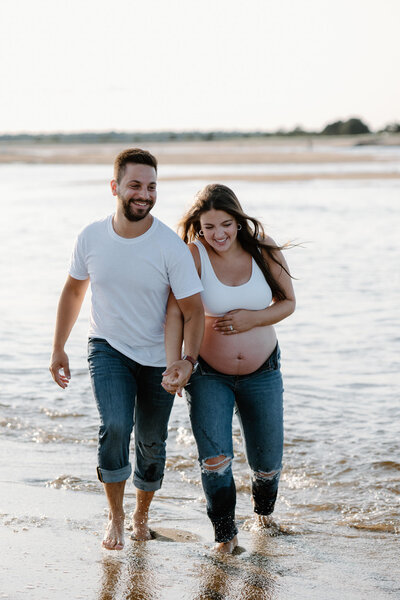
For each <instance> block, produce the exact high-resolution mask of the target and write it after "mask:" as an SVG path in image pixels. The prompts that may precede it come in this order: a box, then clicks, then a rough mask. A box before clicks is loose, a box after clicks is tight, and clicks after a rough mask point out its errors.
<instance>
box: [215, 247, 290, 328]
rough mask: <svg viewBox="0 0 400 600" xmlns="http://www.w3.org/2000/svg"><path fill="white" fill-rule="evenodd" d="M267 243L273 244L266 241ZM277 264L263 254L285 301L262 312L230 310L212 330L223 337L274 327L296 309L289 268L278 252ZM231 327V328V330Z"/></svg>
mask: <svg viewBox="0 0 400 600" xmlns="http://www.w3.org/2000/svg"><path fill="white" fill-rule="evenodd" d="M268 242H269V243H271V244H274V243H275V242H274V241H273V240H271V238H269V239H268ZM274 255H275V258H276V259H277V261H278V262H279V264H277V263H276V262H275V261H274V260H272V259H271V258H270V257H269V256H268V255H267V253H265V254H264V257H265V259H266V261H267V262H268V266H269V269H270V271H271V274H272V275H273V277H274V278H275V279H276V280H277V281H278V282H279V284H280V286H281V288H282V289H283V291H284V293H285V296H286V298H285V300H279V301H274V302H273V303H272V304H271V305H270V306H268V307H267V308H264V309H262V310H244V309H238V310H232V311H230V312H229V313H227V314H226V315H224V316H223V317H220V318H218V319H216V320H215V322H214V325H213V327H214V329H215V330H216V331H218V332H219V333H222V334H223V335H235V334H236V333H242V332H243V331H248V330H249V329H253V327H263V326H266V325H275V323H279V321H282V320H283V319H286V317H288V316H289V315H291V314H292V313H293V312H294V310H295V308H296V298H295V294H294V289H293V284H292V278H291V277H290V275H289V267H288V265H287V262H286V260H285V258H284V256H283V254H282V252H281V251H280V250H276V251H275V252H274ZM231 326H232V328H231Z"/></svg>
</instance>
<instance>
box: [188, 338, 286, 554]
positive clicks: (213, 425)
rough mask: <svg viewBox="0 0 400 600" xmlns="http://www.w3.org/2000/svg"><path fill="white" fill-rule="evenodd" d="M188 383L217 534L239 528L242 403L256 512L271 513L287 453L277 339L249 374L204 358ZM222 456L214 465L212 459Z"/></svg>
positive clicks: (227, 535)
mask: <svg viewBox="0 0 400 600" xmlns="http://www.w3.org/2000/svg"><path fill="white" fill-rule="evenodd" d="M199 363H200V364H199V368H198V370H197V371H196V373H194V374H193V375H192V377H191V379H190V382H189V385H188V386H187V387H186V397H187V402H188V405H189V414H190V420H191V423H192V429H193V433H194V436H195V439H196V443H197V448H198V453H199V463H200V466H201V478H202V484H203V489H204V493H205V496H206V500H207V514H208V516H209V518H210V520H211V522H212V524H213V527H214V533H215V540H216V541H217V542H227V541H229V540H231V539H232V538H233V537H234V536H235V535H236V533H237V528H236V524H235V505H236V488H235V482H234V479H233V474H232V459H233V444H232V417H233V410H234V409H235V407H236V413H237V415H238V418H239V422H240V427H241V430H242V436H243V439H244V444H245V452H246V457H247V460H248V463H249V465H250V468H251V470H252V495H253V500H254V512H256V513H257V514H260V515H269V514H271V513H272V512H273V510H274V505H275V500H276V496H277V493H278V484H279V477H280V472H281V468H282V453H283V386H282V376H281V372H280V350H279V346H278V345H277V346H276V348H275V350H274V352H273V353H272V354H271V356H270V357H269V358H268V359H267V360H266V361H265V363H264V364H263V365H262V366H261V367H260V368H259V369H257V370H256V371H254V372H253V373H250V374H249V375H224V374H223V373H219V372H218V371H216V370H215V369H213V368H212V367H210V365H208V364H207V363H206V362H205V361H204V360H203V359H201V358H200V359H199ZM217 457H222V458H221V460H220V464H219V465H218V464H216V465H214V466H212V467H210V465H209V464H207V463H206V461H207V459H210V458H215V459H216V458H217Z"/></svg>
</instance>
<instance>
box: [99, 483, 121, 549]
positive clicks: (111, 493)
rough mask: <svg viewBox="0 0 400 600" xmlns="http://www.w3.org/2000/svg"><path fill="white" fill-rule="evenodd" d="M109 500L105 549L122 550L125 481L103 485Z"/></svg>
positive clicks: (104, 541)
mask: <svg viewBox="0 0 400 600" xmlns="http://www.w3.org/2000/svg"><path fill="white" fill-rule="evenodd" d="M103 485H104V490H105V493H106V496H107V500H108V506H109V513H108V524H107V529H106V532H105V534H104V538H103V547H104V548H107V550H122V548H123V547H124V520H125V513H124V506H123V503H124V490H125V481H118V482H116V483H103Z"/></svg>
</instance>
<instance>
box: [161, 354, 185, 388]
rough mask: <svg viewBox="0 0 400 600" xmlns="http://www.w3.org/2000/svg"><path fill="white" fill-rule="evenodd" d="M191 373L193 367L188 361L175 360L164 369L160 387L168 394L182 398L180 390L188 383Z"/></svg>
mask: <svg viewBox="0 0 400 600" xmlns="http://www.w3.org/2000/svg"><path fill="white" fill-rule="evenodd" d="M192 371H193V365H192V364H191V363H190V362H189V361H188V360H176V361H175V362H173V363H172V365H171V366H170V367H168V369H165V371H164V373H163V379H162V382H161V385H162V387H163V388H164V390H166V391H167V392H169V393H170V394H172V395H174V394H178V396H182V389H183V388H184V387H185V385H186V384H187V382H188V381H189V379H190V376H191V374H192Z"/></svg>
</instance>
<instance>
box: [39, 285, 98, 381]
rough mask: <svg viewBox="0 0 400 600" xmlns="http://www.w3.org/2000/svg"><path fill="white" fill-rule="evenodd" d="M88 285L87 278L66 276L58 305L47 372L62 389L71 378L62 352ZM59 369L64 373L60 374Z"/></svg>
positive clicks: (65, 356) (64, 354) (66, 359)
mask: <svg viewBox="0 0 400 600" xmlns="http://www.w3.org/2000/svg"><path fill="white" fill-rule="evenodd" d="M88 285H89V278H88V279H83V280H80V279H74V278H73V277H71V276H70V275H68V278H67V281H66V283H65V285H64V288H63V291H62V292H61V296H60V300H59V303H58V309H57V319H56V327H55V333H54V341H53V352H52V355H51V359H50V367H49V370H50V373H51V375H52V377H53V379H54V381H55V382H56V383H57V384H58V385H59V386H60V387H61V388H63V389H65V388H66V387H67V385H68V381H69V379H70V378H71V373H70V370H69V361H68V356H67V354H66V353H65V351H64V346H65V343H66V341H67V339H68V337H69V334H70V333H71V330H72V327H73V326H74V324H75V321H76V319H77V318H78V315H79V311H80V309H81V306H82V302H83V299H84V297H85V294H86V290H87V288H88ZM61 369H63V371H64V373H62V372H60V370H61Z"/></svg>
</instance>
